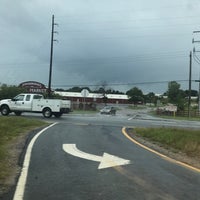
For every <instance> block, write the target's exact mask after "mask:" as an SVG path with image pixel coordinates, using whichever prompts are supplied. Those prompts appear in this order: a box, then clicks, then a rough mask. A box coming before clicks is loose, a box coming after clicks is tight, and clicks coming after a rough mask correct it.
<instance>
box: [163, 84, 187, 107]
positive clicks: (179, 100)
mask: <svg viewBox="0 0 200 200" xmlns="http://www.w3.org/2000/svg"><path fill="white" fill-rule="evenodd" d="M180 87H181V85H180V84H179V83H177V82H176V81H171V82H169V83H168V91H167V96H168V99H169V102H170V103H173V104H175V105H177V106H178V109H179V110H183V109H184V103H185V101H184V99H185V92H184V91H183V90H181V89H180Z"/></svg>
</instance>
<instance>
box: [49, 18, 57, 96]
mask: <svg viewBox="0 0 200 200" xmlns="http://www.w3.org/2000/svg"><path fill="white" fill-rule="evenodd" d="M55 25H58V24H56V23H54V15H52V29H51V52H50V66H49V84H48V97H49V98H50V97H51V79H52V63H53V42H54V41H57V40H54V33H58V32H57V31H54V26H55Z"/></svg>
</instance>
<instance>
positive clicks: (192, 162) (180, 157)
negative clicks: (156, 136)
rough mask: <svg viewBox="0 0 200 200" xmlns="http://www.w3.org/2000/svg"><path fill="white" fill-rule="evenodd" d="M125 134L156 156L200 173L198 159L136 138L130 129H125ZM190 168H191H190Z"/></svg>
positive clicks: (199, 160) (138, 137) (199, 161)
mask: <svg viewBox="0 0 200 200" xmlns="http://www.w3.org/2000/svg"><path fill="white" fill-rule="evenodd" d="M125 133H126V134H127V135H128V136H129V137H130V138H132V139H133V140H135V141H136V142H138V143H140V144H141V145H144V146H145V147H147V148H149V149H151V150H152V152H153V151H155V152H157V153H158V154H160V155H161V156H162V157H168V158H169V159H172V160H174V161H176V162H177V163H179V164H181V165H182V163H183V165H185V166H186V167H189V168H191V169H194V170H195V171H198V172H200V158H198V157H189V156H187V155H186V154H185V153H183V152H177V151H175V150H174V149H172V148H170V149H166V148H164V147H163V146H162V145H161V144H159V143H157V142H152V141H149V140H148V139H146V138H145V139H144V138H142V137H140V136H137V135H136V134H135V133H134V132H133V131H132V128H130V129H129V128H125ZM190 166H191V167H190Z"/></svg>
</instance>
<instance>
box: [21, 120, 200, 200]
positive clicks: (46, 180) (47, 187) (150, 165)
mask: <svg viewBox="0 0 200 200" xmlns="http://www.w3.org/2000/svg"><path fill="white" fill-rule="evenodd" d="M97 117H98V118H99V119H100V118H101V120H99V121H98V120H94V119H95V117H91V118H90V117H83V116H71V117H68V118H67V119H66V118H65V117H64V118H62V119H60V121H59V123H58V124H56V125H55V126H53V127H52V128H50V129H48V130H46V131H45V132H44V133H42V134H41V135H40V136H39V137H38V139H37V140H36V142H35V144H34V146H33V151H32V155H31V162H30V166H29V171H28V177H27V182H26V187H25V192H24V200H33V199H34V200H35V199H39V200H43V199H45V200H46V199H48V200H51V199H52V200H55V199H58V200H64V199H65V200H66V199H67V200H94V199H95V200H100V199H101V200H110V199H116V200H122V199H124V200H134V199H136V200H142V199H150V200H151V199H152V200H154V199H166V200H170V199H172V200H174V199H177V200H178V199H181V200H188V199H190V200H197V199H200V190H199V186H200V174H199V173H197V172H194V171H192V170H189V169H186V168H184V167H181V166H179V165H176V164H174V163H171V162H169V161H166V160H164V159H162V158H160V157H159V156H157V155H154V154H153V153H151V152H148V151H147V150H144V149H142V148H141V147H139V146H137V145H136V144H134V143H132V142H131V141H129V140H128V139H127V138H125V137H124V135H123V134H122V132H121V129H122V126H124V125H127V124H129V123H130V121H131V120H128V119H129V118H128V119H126V120H127V121H126V122H127V124H124V122H123V120H119V122H118V118H117V117H116V118H114V117H113V118H110V117H109V116H104V117H102V116H97ZM52 120H54V119H52ZM93 120H94V121H93ZM131 124H133V123H131ZM72 143H73V144H76V145H77V148H78V149H79V150H80V151H82V152H86V153H90V154H93V155H97V156H102V155H103V153H104V152H106V153H109V154H112V155H116V156H118V157H121V158H124V159H128V160H130V161H131V163H130V164H128V165H123V166H117V167H111V168H106V169H98V165H99V163H98V162H96V161H91V160H86V159H83V158H79V157H75V156H73V155H70V154H68V153H66V152H65V151H64V150H63V149H62V145H63V144H72Z"/></svg>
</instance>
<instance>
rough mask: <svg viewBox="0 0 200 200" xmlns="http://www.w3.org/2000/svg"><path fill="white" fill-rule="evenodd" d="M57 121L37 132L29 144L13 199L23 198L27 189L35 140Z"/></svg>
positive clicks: (20, 199) (21, 199)
mask: <svg viewBox="0 0 200 200" xmlns="http://www.w3.org/2000/svg"><path fill="white" fill-rule="evenodd" d="M56 124H57V122H56V123H54V124H52V125H50V126H48V127H46V128H44V129H43V130H41V131H40V132H39V133H37V134H36V135H35V136H34V137H33V139H32V140H31V142H30V143H29V145H28V148H27V150H26V155H25V158H24V163H23V167H22V171H21V174H20V177H19V180H18V183H17V187H16V190H15V194H14V197H13V200H23V198H24V190H25V185H26V180H27V175H28V169H29V164H30V159H31V152H32V149H33V145H34V143H35V141H36V140H37V138H38V137H39V136H40V135H41V134H42V133H43V132H44V131H46V130H47V129H49V128H51V127H52V126H54V125H56Z"/></svg>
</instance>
